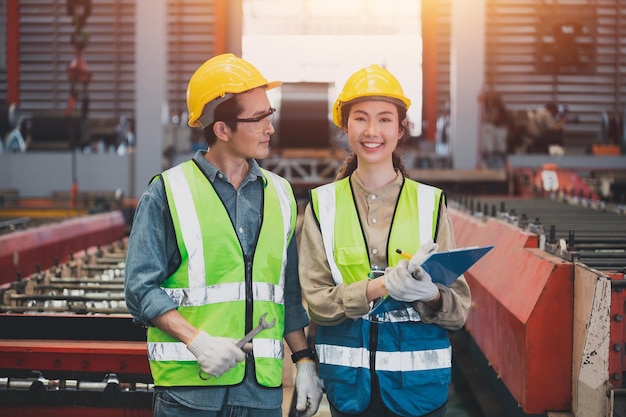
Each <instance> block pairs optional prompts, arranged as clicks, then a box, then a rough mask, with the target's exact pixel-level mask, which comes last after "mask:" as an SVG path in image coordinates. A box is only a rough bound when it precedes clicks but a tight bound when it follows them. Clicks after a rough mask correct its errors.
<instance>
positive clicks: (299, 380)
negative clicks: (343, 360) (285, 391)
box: [296, 360, 322, 417]
mask: <svg viewBox="0 0 626 417" xmlns="http://www.w3.org/2000/svg"><path fill="white" fill-rule="evenodd" d="M321 401H322V381H321V380H320V379H319V377H318V376H317V365H316V363H315V362H313V361H308V360H302V361H299V362H297V363H296V411H298V416H299V417H311V416H313V415H315V413H317V409H318V408H319V407H320V402H321Z"/></svg>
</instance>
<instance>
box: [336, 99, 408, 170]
mask: <svg viewBox="0 0 626 417" xmlns="http://www.w3.org/2000/svg"><path fill="white" fill-rule="evenodd" d="M352 104H353V103H345V104H344V105H343V106H342V107H341V124H342V125H343V130H344V131H345V130H346V128H347V126H348V116H349V115H350V108H351V107H352ZM394 104H395V103H394ZM395 106H396V108H397V109H398V123H399V124H400V130H402V131H403V133H404V134H403V135H402V138H401V139H404V138H406V137H407V136H408V131H407V128H406V126H405V125H404V124H402V122H404V120H405V119H406V108H405V107H404V106H401V105H398V104H396V105H395ZM397 151H398V148H397V147H396V149H394V151H393V153H392V154H391V162H392V163H393V167H394V169H395V170H396V171H400V173H401V174H402V175H403V176H405V177H407V176H408V175H407V171H406V168H404V164H403V163H402V160H401V159H400V157H399V156H398V153H397ZM357 165H358V159H357V157H356V154H355V153H354V152H350V153H349V154H348V155H347V156H346V158H345V159H344V160H343V163H342V164H341V166H340V167H339V168H337V174H336V175H335V180H340V179H343V178H346V177H349V176H350V174H352V173H353V172H354V170H355V169H356V167H357Z"/></svg>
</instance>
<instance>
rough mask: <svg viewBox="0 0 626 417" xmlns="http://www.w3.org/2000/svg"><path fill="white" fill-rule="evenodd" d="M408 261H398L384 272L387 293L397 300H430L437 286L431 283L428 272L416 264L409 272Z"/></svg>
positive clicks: (437, 289)
mask: <svg viewBox="0 0 626 417" xmlns="http://www.w3.org/2000/svg"><path fill="white" fill-rule="evenodd" d="M409 264H410V261H400V262H398V265H396V267H394V268H387V270H386V272H385V288H387V292H389V295H390V296H391V297H393V298H394V299H395V300H398V301H406V302H410V303H412V302H413V301H426V302H427V301H432V300H434V299H435V298H436V297H437V294H438V293H439V288H437V286H436V285H435V284H434V283H433V280H432V278H431V276H430V274H429V273H428V272H426V271H424V269H423V268H422V267H421V266H417V267H416V269H415V271H414V272H413V274H411V273H410V272H409Z"/></svg>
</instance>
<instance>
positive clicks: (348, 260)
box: [337, 246, 369, 265]
mask: <svg viewBox="0 0 626 417" xmlns="http://www.w3.org/2000/svg"><path fill="white" fill-rule="evenodd" d="M337 263H338V264H339V265H366V264H368V263H369V261H368V260H367V257H366V256H365V252H364V251H363V247H362V246H341V247H338V248H337Z"/></svg>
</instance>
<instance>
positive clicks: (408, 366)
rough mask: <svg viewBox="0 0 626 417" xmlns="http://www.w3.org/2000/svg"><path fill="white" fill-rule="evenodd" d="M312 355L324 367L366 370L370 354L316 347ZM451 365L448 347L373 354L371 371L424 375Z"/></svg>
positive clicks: (326, 346) (321, 346)
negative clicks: (411, 372)
mask: <svg viewBox="0 0 626 417" xmlns="http://www.w3.org/2000/svg"><path fill="white" fill-rule="evenodd" d="M316 351H317V355H318V357H319V360H320V362H323V363H325V364H327V365H336V366H349V367H351V368H367V369H369V367H370V352H369V350H367V349H364V348H351V347H346V346H335V345H318V346H317V347H316ZM451 362H452V348H451V347H448V348H443V349H430V350H421V351H411V352H380V351H378V352H376V363H375V367H376V370H378V371H392V372H400V371H402V372H409V371H426V370H432V369H441V368H449V367H450V363H451Z"/></svg>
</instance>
